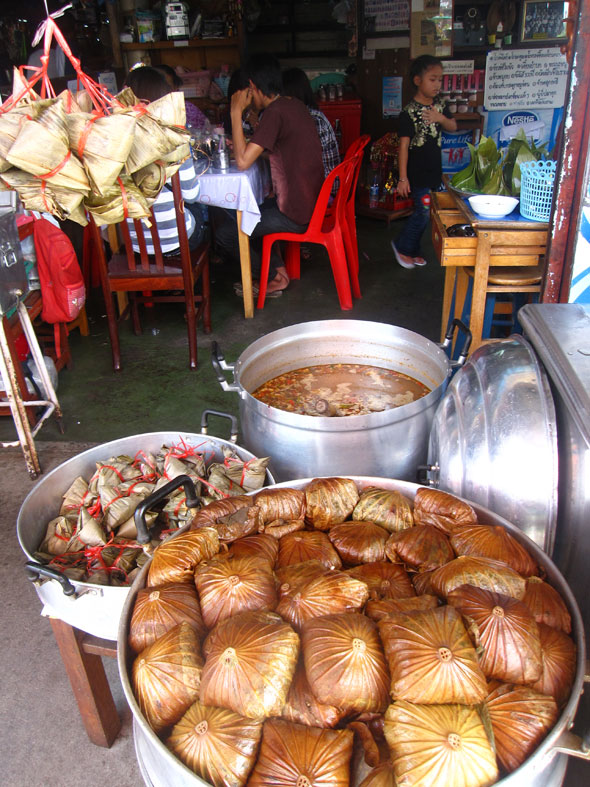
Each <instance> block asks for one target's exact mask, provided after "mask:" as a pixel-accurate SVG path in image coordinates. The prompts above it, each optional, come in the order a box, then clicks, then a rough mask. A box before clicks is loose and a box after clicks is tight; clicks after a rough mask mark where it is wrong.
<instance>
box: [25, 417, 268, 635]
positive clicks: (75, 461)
mask: <svg viewBox="0 0 590 787" xmlns="http://www.w3.org/2000/svg"><path fill="white" fill-rule="evenodd" d="M208 412H211V411H205V412H204V413H203V423H205V424H206V417H207V413H208ZM220 415H222V414H220ZM232 418H233V417H232ZM234 422H235V419H233V421H232V424H233V425H232V440H223V439H221V438H219V437H207V436H205V435H204V434H196V433H192V432H146V433H144V434H136V435H131V436H130V437H123V438H121V439H119V440H112V441H110V442H108V443H103V444H101V445H98V446H96V447H95V448H91V449H89V450H88V451H84V452H83V453H81V454H78V456H75V457H73V458H72V459H68V460H67V461H66V462H63V463H62V464H61V465H60V466H59V467H56V468H55V470H52V471H51V472H50V473H48V474H47V475H46V476H45V477H44V478H42V479H41V480H40V481H39V482H38V483H37V484H36V485H35V486H34V487H33V489H32V490H31V491H30V492H29V494H28V495H27V497H26V498H25V500H24V502H23V504H22V506H21V509H20V511H19V514H18V518H17V524H16V530H17V536H18V540H19V543H20V545H21V548H22V550H23V552H24V553H25V555H26V556H27V558H28V561H29V562H28V563H27V572H28V575H29V578H30V579H31V580H32V581H33V582H34V584H35V589H36V591H37V595H38V596H39V598H40V599H41V601H42V602H43V604H44V605H45V608H46V610H47V612H48V613H49V614H50V615H52V616H54V617H57V618H60V619H61V620H63V621H64V622H65V623H69V624H70V625H71V626H75V627H76V628H78V629H81V630H82V631H86V632H87V633H88V634H94V635H95V636H97V637H102V638H103V639H110V640H115V639H116V638H117V630H118V626H119V617H120V615H121V610H122V609H123V605H124V603H125V599H126V598H127V594H128V592H129V588H128V587H109V586H104V585H97V584H94V583H92V582H79V581H76V580H69V579H67V577H64V576H62V575H61V574H59V572H57V571H52V570H51V569H47V568H45V567H43V566H41V565H40V564H39V563H37V562H36V561H35V558H34V553H35V550H36V549H37V548H38V547H39V544H40V542H41V540H42V539H43V537H44V535H45V531H46V527H47V523H48V522H49V521H50V520H51V519H53V518H54V517H55V516H56V515H57V512H58V511H59V508H60V505H61V501H62V494H63V493H64V492H65V491H66V489H68V488H69V486H70V485H71V484H72V482H73V481H74V480H75V479H76V478H77V477H78V476H80V475H81V476H84V477H88V476H89V475H91V474H92V473H93V472H94V470H95V469H96V462H98V461H104V460H105V459H108V458H109V457H110V456H117V455H119V454H129V455H131V456H134V455H135V454H136V453H137V452H138V451H139V450H140V449H143V450H144V451H152V452H155V453H157V452H158V451H159V449H160V448H161V447H162V446H163V445H165V444H168V445H170V444H174V443H178V442H180V440H184V441H185V442H186V443H188V444H189V445H194V446H198V447H199V450H200V451H203V452H206V453H207V454H208V455H210V456H211V458H212V461H223V448H224V447H230V448H231V449H232V450H234V451H235V452H236V453H237V455H238V456H239V457H240V459H242V460H244V461H248V460H249V459H253V458H254V455H253V454H251V453H250V451H247V450H246V449H244V448H240V447H239V446H237V445H236V444H235V442H234V441H235V439H236V437H237V434H236V432H237V427H236V424H235V423H234ZM205 428H206V427H205ZM271 484H274V478H273V476H272V474H271V473H268V472H267V477H266V485H271Z"/></svg>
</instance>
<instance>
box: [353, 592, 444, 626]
mask: <svg viewBox="0 0 590 787" xmlns="http://www.w3.org/2000/svg"><path fill="white" fill-rule="evenodd" d="M436 607H438V599H437V597H436V596H429V595H428V594H425V595H423V596H414V597H412V598H400V599H393V598H383V599H375V600H373V599H369V601H367V605H366V607H365V614H366V615H368V616H369V617H370V618H371V620H374V621H375V623H378V622H379V621H380V620H383V618H386V617H387V616H388V615H390V614H391V613H392V612H423V611H424V610H427V609H436Z"/></svg>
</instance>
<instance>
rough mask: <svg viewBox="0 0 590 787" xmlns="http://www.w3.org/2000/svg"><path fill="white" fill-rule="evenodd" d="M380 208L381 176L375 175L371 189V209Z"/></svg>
mask: <svg viewBox="0 0 590 787" xmlns="http://www.w3.org/2000/svg"><path fill="white" fill-rule="evenodd" d="M378 206H379V175H377V173H375V177H374V178H373V183H372V184H371V188H370V189H369V207H370V208H377V207H378Z"/></svg>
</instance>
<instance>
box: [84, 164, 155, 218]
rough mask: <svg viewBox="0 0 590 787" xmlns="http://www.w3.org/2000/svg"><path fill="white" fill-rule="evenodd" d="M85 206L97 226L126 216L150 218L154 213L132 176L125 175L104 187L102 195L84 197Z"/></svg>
mask: <svg viewBox="0 0 590 787" xmlns="http://www.w3.org/2000/svg"><path fill="white" fill-rule="evenodd" d="M84 207H85V208H86V209H87V210H88V212H89V213H91V214H92V217H93V219H94V221H95V223H96V226H97V227H102V226H103V225H105V224H118V223H119V222H121V221H123V220H124V219H126V218H127V219H147V220H149V219H150V218H151V215H152V214H151V213H150V208H149V205H148V203H147V200H146V198H145V197H144V196H143V194H142V193H141V191H140V190H139V189H138V188H137V186H136V185H135V183H134V182H133V181H132V180H131V178H128V177H125V176H124V175H122V176H121V177H120V178H117V181H116V183H114V184H113V185H112V186H109V187H108V188H105V189H103V193H102V194H101V195H99V194H93V193H91V194H90V195H89V196H88V197H86V198H85V199H84ZM148 226H149V221H148Z"/></svg>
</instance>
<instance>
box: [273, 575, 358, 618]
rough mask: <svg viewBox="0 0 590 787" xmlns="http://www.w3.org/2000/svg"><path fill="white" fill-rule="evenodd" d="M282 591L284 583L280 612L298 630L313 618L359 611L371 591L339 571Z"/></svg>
mask: <svg viewBox="0 0 590 787" xmlns="http://www.w3.org/2000/svg"><path fill="white" fill-rule="evenodd" d="M283 588H284V584H283V585H281V589H280V592H281V598H280V601H279V603H278V605H277V612H278V613H279V615H281V617H282V618H284V619H285V620H287V621H289V623H290V624H291V625H292V626H293V627H294V628H295V629H297V631H300V630H301V628H302V627H303V624H304V623H305V622H306V621H307V620H310V619H311V618H315V617H320V616H321V615H330V614H336V613H340V612H357V611H359V610H361V609H362V607H363V606H364V604H365V602H366V601H367V599H368V598H369V590H368V588H367V585H366V584H365V583H364V582H361V581H360V580H358V579H355V578H354V577H351V576H349V575H348V574H346V573H344V572H343V571H337V570H335V571H329V570H328V572H327V573H326V574H323V575H320V576H319V577H315V578H314V579H310V580H308V581H307V582H305V583H304V584H299V585H298V584H295V585H292V586H291V587H290V588H289V589H288V590H286V591H284V589H283Z"/></svg>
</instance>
